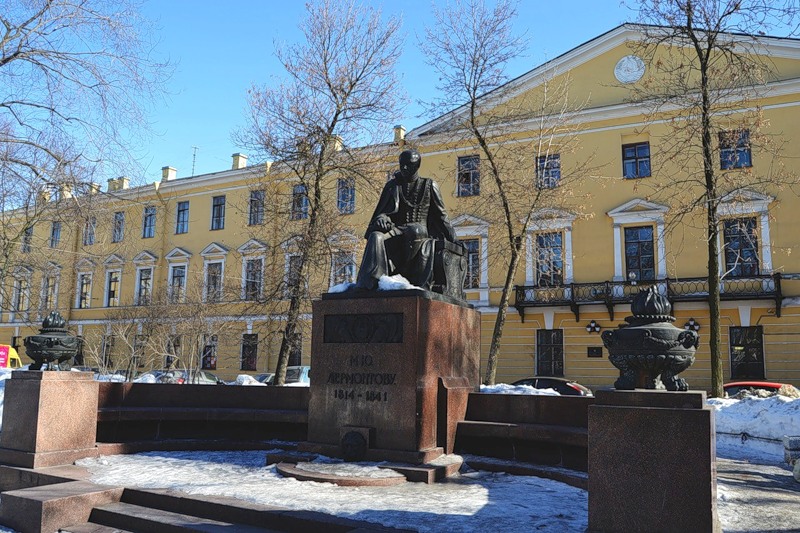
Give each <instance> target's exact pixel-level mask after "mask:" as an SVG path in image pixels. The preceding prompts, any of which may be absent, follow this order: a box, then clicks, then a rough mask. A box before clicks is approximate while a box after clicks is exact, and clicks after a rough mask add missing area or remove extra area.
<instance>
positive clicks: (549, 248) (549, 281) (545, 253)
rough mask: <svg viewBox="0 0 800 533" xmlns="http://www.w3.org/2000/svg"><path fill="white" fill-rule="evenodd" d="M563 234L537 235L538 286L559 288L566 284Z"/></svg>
mask: <svg viewBox="0 0 800 533" xmlns="http://www.w3.org/2000/svg"><path fill="white" fill-rule="evenodd" d="M562 250H563V247H562V241H561V232H553V233H539V234H538V235H536V284H537V285H538V286H539V287H559V286H561V285H562V284H563V283H564V258H563V254H562Z"/></svg>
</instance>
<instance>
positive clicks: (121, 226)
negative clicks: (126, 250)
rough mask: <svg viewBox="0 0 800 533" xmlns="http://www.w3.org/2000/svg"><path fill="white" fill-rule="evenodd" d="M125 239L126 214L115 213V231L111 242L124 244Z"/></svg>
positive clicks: (112, 233)
mask: <svg viewBox="0 0 800 533" xmlns="http://www.w3.org/2000/svg"><path fill="white" fill-rule="evenodd" d="M124 237H125V213H123V212H122V211H117V212H116V213H114V229H113V230H112V232H111V242H122V239H123V238H124Z"/></svg>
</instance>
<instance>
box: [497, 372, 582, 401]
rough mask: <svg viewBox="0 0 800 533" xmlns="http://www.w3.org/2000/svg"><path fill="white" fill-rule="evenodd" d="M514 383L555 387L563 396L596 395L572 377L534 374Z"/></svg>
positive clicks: (546, 387)
mask: <svg viewBox="0 0 800 533" xmlns="http://www.w3.org/2000/svg"><path fill="white" fill-rule="evenodd" d="M512 385H527V386H529V387H533V388H536V389H553V390H554V391H556V392H557V393H559V394H560V395H562V396H594V394H592V391H591V390H590V389H588V388H587V387H584V386H583V385H581V384H580V383H578V382H576V381H573V380H571V379H565V378H553V377H546V376H542V377H539V376H534V377H532V378H525V379H520V380H519V381H515V382H514V383H512Z"/></svg>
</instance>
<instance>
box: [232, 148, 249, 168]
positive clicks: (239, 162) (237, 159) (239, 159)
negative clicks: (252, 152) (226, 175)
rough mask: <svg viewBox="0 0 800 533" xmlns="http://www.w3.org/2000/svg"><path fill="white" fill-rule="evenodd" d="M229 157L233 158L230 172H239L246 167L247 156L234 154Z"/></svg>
mask: <svg viewBox="0 0 800 533" xmlns="http://www.w3.org/2000/svg"><path fill="white" fill-rule="evenodd" d="M231 157H232V158H233V166H231V170H239V169H240V168H244V167H246V166H247V156H246V155H245V154H240V153H239V152H236V153H235V154H233V155H232V156H231Z"/></svg>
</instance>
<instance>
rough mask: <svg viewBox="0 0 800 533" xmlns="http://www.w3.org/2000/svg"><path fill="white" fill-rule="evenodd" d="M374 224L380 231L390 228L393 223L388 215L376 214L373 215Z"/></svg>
mask: <svg viewBox="0 0 800 533" xmlns="http://www.w3.org/2000/svg"><path fill="white" fill-rule="evenodd" d="M375 225H376V226H378V228H380V229H381V231H389V230H391V229H392V227H393V226H394V224H392V219H391V218H389V217H388V215H378V216H377V217H375Z"/></svg>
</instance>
